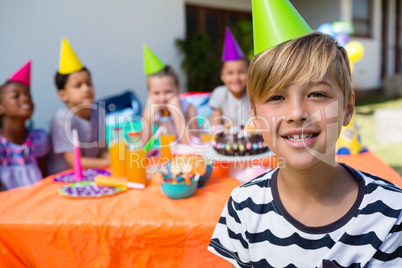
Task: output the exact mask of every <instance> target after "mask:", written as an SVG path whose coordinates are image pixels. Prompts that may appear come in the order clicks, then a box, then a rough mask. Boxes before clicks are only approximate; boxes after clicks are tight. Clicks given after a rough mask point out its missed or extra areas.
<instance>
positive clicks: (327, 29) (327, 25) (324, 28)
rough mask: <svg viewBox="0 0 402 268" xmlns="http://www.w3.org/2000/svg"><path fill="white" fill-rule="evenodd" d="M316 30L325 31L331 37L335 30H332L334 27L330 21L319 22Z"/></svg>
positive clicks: (333, 35)
mask: <svg viewBox="0 0 402 268" xmlns="http://www.w3.org/2000/svg"><path fill="white" fill-rule="evenodd" d="M317 31H320V32H322V33H325V34H327V35H329V36H331V37H335V32H334V27H333V26H332V24H331V23H324V24H321V25H320V26H319V27H318V28H317Z"/></svg>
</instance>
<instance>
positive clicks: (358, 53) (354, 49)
mask: <svg viewBox="0 0 402 268" xmlns="http://www.w3.org/2000/svg"><path fill="white" fill-rule="evenodd" d="M345 49H346V51H347V52H348V56H349V60H350V61H351V62H356V61H359V60H360V59H361V58H362V57H363V54H364V46H363V45H362V43H360V42H358V41H350V42H349V43H347V44H346V45H345Z"/></svg>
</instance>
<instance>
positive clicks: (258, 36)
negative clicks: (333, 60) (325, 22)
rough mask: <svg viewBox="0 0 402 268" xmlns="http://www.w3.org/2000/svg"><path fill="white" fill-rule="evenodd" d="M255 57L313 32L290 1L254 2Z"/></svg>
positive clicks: (264, 0)
mask: <svg viewBox="0 0 402 268" xmlns="http://www.w3.org/2000/svg"><path fill="white" fill-rule="evenodd" d="M252 15H253V37H254V55H257V54H259V53H261V52H262V51H264V50H267V49H269V48H271V47H274V46H276V45H278V44H280V43H283V42H285V41H288V40H291V39H293V38H296V37H299V36H302V35H304V34H307V33H310V32H312V30H311V28H310V27H309V26H308V24H307V23H306V22H305V21H304V19H303V18H302V16H300V14H299V13H298V12H297V10H296V9H295V8H294V7H293V5H292V4H291V3H290V2H289V0H252Z"/></svg>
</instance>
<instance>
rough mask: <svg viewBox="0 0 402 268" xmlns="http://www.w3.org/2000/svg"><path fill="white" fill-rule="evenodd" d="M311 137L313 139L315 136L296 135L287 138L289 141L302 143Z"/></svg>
mask: <svg viewBox="0 0 402 268" xmlns="http://www.w3.org/2000/svg"><path fill="white" fill-rule="evenodd" d="M311 137H313V134H296V135H288V136H286V138H288V139H289V140H295V141H302V140H306V139H310V138H311Z"/></svg>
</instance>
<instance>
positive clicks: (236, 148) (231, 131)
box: [211, 126, 268, 156]
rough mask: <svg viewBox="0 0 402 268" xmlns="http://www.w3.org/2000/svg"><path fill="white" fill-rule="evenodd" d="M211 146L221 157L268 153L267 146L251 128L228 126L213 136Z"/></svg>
mask: <svg viewBox="0 0 402 268" xmlns="http://www.w3.org/2000/svg"><path fill="white" fill-rule="evenodd" d="M211 144H212V146H213V148H214V149H215V151H216V152H218V153H219V154H222V155H233V156H234V155H240V156H241V155H255V154H261V153H265V152H267V151H268V146H267V144H266V143H265V141H264V139H263V138H262V136H261V135H260V134H258V133H257V132H256V131H255V129H254V128H253V127H250V126H247V127H244V126H240V127H239V126H230V127H225V129H224V130H223V131H222V132H220V133H217V134H216V135H215V139H213V140H212V141H211Z"/></svg>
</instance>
